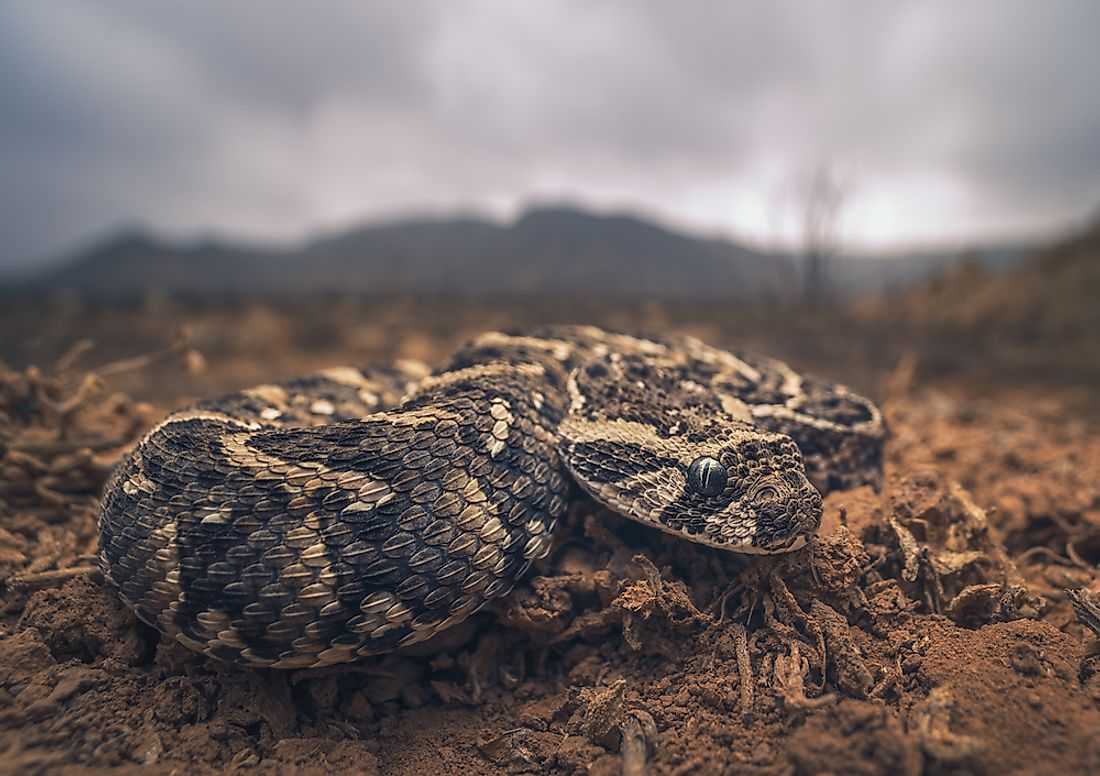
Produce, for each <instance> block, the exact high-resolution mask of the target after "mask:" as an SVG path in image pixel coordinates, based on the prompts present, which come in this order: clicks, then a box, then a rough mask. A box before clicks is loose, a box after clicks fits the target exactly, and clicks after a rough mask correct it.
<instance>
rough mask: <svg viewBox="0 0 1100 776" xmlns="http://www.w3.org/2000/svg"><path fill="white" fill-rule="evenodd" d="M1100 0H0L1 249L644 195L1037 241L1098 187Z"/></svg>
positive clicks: (907, 233) (769, 230)
mask: <svg viewBox="0 0 1100 776" xmlns="http://www.w3.org/2000/svg"><path fill="white" fill-rule="evenodd" d="M1098 28H1100V6H1096V5H1095V4H1087V3H1080V4H1072V3H1064V4H1063V3H1059V4H1035V3H1026V2H988V1H987V2H975V3H967V4H956V3H948V2H931V3H913V2H899V3H877V2H859V1H856V0H852V1H850V2H829V3H826V2H813V1H810V2H801V1H800V0H788V2H769V3H765V2H759V3H754V2H747V3H738V4H724V5H723V4H718V5H716V4H713V3H705V2H699V1H694V2H691V1H689V2H686V3H678V4H667V3H662V2H657V1H656V0H647V1H645V2H626V0H620V1H618V2H602V3H591V2H582V1H581V0H563V1H562V2H557V3H540V4H535V3H510V2H506V1H505V0H473V1H472V2H466V3H461V4H458V3H447V2H443V0H436V1H435V2H421V3H415V4H389V3H387V4H384V3H374V2H366V3H365V2H351V1H350V0H348V1H347V2H335V1H334V2H325V3H318V4H292V3H273V2H239V3H233V4H228V5H226V4H220V5H210V4H194V3H190V4H185V3H171V4H151V3H146V2H142V0H119V1H118V2H114V3H110V4H88V3H83V2H80V1H79V0H51V2H49V3H39V2H34V1H33V0H24V1H23V2H18V1H17V2H11V3H6V4H4V5H3V6H0V115H3V117H4V120H3V121H0V169H3V170H4V171H5V172H4V176H3V180H2V181H0V234H3V235H4V237H3V242H2V243H0V262H5V261H6V262H9V263H11V262H14V261H18V260H23V259H32V258H35V257H43V256H48V255H50V254H53V253H56V252H58V251H61V250H64V249H66V248H68V247H70V246H72V245H74V244H75V243H77V242H79V241H81V240H84V239H87V238H88V237H89V236H91V235H93V234H96V233H97V232H102V231H104V230H106V229H110V228H113V227H115V226H117V225H118V224H121V223H133V222H140V223H144V224H148V225H150V226H152V227H155V228H158V229H164V230H168V231H171V232H175V233H178V234H187V233H193V232H211V231H216V232H224V233H230V234H234V235H241V236H244V237H248V238H252V239H259V240H284V239H294V238H298V237H301V236H303V235H306V234H308V233H310V232H312V231H315V230H317V229H324V228H335V227H337V226H339V225H341V224H345V223H348V222H352V221H356V220H359V219H362V218H369V217H380V216H385V215H391V214H394V213H400V212H407V211H415V210H423V209H430V210H436V211H450V210H456V209H463V210H470V209H474V210H481V211H487V212H491V213H496V214H499V215H502V216H503V215H508V214H511V213H513V212H515V210H516V209H517V208H518V207H520V206H521V205H522V203H524V202H526V201H529V200H532V199H550V198H556V197H572V198H576V199H579V200H582V201H584V202H587V203H590V204H593V205H596V206H603V207H612V206H627V207H635V208H640V209H645V210H648V211H651V212H653V213H655V214H657V215H660V216H661V217H663V218H665V219H666V220H670V221H673V222H679V223H682V224H685V225H689V226H693V227H696V228H703V229H708V230H710V231H726V232H735V233H738V234H741V235H744V236H747V237H750V238H753V239H756V240H757V241H762V242H769V241H772V240H775V239H777V238H783V237H787V238H790V237H793V236H794V235H795V232H796V231H797V221H798V219H797V212H798V207H799V199H800V197H801V196H802V195H803V193H804V191H805V187H806V181H807V179H808V177H809V176H810V175H812V174H813V172H814V170H815V169H816V168H817V167H818V166H820V165H821V164H823V163H828V164H830V165H833V166H835V167H836V168H837V169H840V170H842V171H843V173H844V175H845V176H846V177H847V179H848V180H849V183H850V186H849V190H848V191H849V194H848V207H847V208H846V209H845V211H844V212H845V216H844V222H843V225H842V226H843V233H844V235H845V238H846V240H847V241H848V242H849V243H850V244H855V245H858V244H866V245H885V244H891V243H898V242H905V241H912V240H932V239H960V238H963V237H967V236H970V237H990V236H996V235H1006V234H1023V233H1027V232H1029V231H1032V230H1035V229H1038V228H1042V227H1045V226H1049V225H1051V224H1057V223H1065V222H1066V221H1067V220H1069V219H1072V218H1077V217H1080V216H1081V215H1082V214H1084V213H1087V212H1090V211H1091V210H1092V209H1093V208H1094V207H1095V206H1096V205H1097V203H1098V202H1100V100H1098V99H1097V98H1096V97H1095V96H1094V92H1095V88H1094V84H1092V83H1090V81H1092V80H1093V78H1094V74H1095V73H1096V72H1097V71H1098V69H1100V48H1097V47H1095V46H1094V45H1093V44H1092V41H1091V39H1090V37H1091V35H1092V34H1093V33H1094V31H1095V30H1096V29H1098Z"/></svg>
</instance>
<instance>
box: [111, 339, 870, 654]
mask: <svg viewBox="0 0 1100 776" xmlns="http://www.w3.org/2000/svg"><path fill="white" fill-rule="evenodd" d="M884 436H885V429H884V425H883V422H882V418H881V415H880V413H879V411H878V409H877V408H876V407H875V406H874V405H873V404H872V403H871V402H869V401H868V400H867V399H864V398H862V397H860V396H857V395H855V394H854V393H852V392H851V391H849V390H847V389H845V388H843V387H841V386H839V385H835V384H833V383H829V382H825V381H822V380H818V379H815V378H812V377H810V376H808V375H805V374H800V373H798V372H796V371H794V370H793V369H791V368H790V367H788V366H787V365H785V364H783V363H781V362H779V361H775V360H772V359H767V358H761V357H756V356H750V355H747V354H734V353H730V352H726V351H722V350H718V349H715V348H712V347H709V346H707V345H705V344H703V343H702V342H700V341H698V340H695V339H691V338H687V337H679V338H654V339H642V338H638V337H632V336H627V335H620V334H611V333H608V332H605V331H602V330H599V329H595V328H591V327H559V328H551V329H545V330H542V331H536V332H530V333H527V334H511V335H509V334H500V333H488V334H484V335H482V336H480V337H478V338H476V339H475V340H473V341H472V342H471V343H469V344H468V345H467V346H465V347H463V348H462V349H461V350H459V351H458V352H456V353H455V354H454V355H453V356H452V357H451V358H450V360H449V361H448V362H447V363H446V364H444V365H443V366H442V367H441V368H439V369H438V370H436V371H435V372H434V373H433V374H430V375H427V374H424V373H418V372H416V371H415V370H413V369H411V368H410V367H407V366H400V365H399V366H394V367H390V368H386V369H381V370H359V369H351V368H340V369H334V370H329V371H327V372H323V373H321V374H318V375H314V376H312V377H308V378H303V379H299V380H295V381H291V382H287V383H282V384H279V385H266V386H260V387H257V388H253V389H251V390H246V391H243V392H241V393H238V394H234V395H232V396H228V397H224V398H221V399H216V400H210V401H203V402H200V403H198V404H196V405H194V406H192V407H190V408H188V409H185V410H181V411H178V412H176V413H174V414H172V415H170V416H169V417H168V418H167V419H165V420H164V421H162V422H161V423H160V424H158V425H157V426H156V427H155V428H153V429H152V430H151V431H150V432H149V433H148V434H146V435H145V437H144V438H143V439H142V440H141V442H140V443H139V444H138V446H137V447H136V449H135V450H134V451H133V452H132V453H130V454H129V456H127V457H126V458H125V459H124V460H123V461H122V462H121V463H120V464H119V466H118V467H117V469H116V470H115V472H114V474H113V475H112V477H111V479H110V481H109V482H108V484H107V487H106V490H105V493H104V497H103V506H102V514H101V519H100V566H101V568H102V570H103V575H104V577H105V578H106V581H107V583H108V584H109V585H110V587H111V588H113V589H114V590H115V591H116V592H117V593H118V595H119V596H120V597H121V598H122V600H123V601H124V602H125V603H126V604H127V605H128V606H130V607H131V608H132V609H133V610H134V611H135V612H136V613H137V615H138V617H140V618H141V619H142V620H144V621H145V622H147V623H149V624H150V625H153V626H155V627H156V628H158V629H159V630H160V631H161V632H163V633H165V634H167V635H168V636H169V637H171V638H174V639H176V640H177V641H179V642H181V643H182V644H184V645H186V646H187V647H190V648H191V649H194V650H197V651H200V652H203V653H206V654H208V655H211V656H214V657H217V658H222V659H225V660H230V661H235V662H240V663H246V664H250V665H257V666H272V667H276V668H301V667H311V666H323V665H331V664H336V663H342V662H345V661H350V660H355V659H357V658H358V657H360V656H363V655H371V654H379V653H383V652H388V651H390V650H393V649H395V648H397V647H399V646H403V645H407V644H412V643H415V642H418V641H422V640H424V639H426V638H428V637H430V636H432V635H433V634H435V633H437V632H439V631H441V630H443V629H444V628H447V627H449V626H451V625H453V624H455V623H458V622H460V621H462V620H463V619H465V618H466V617H468V616H469V615H470V614H471V613H473V612H475V611H476V610H477V609H479V608H480V607H481V606H483V605H484V604H485V603H486V602H488V601H490V600H492V599H494V598H498V597H500V596H502V595H504V594H506V593H507V592H508V591H509V590H511V588H512V586H513V585H514V584H515V582H516V580H517V579H518V578H519V577H520V576H521V575H523V573H524V572H525V571H527V569H528V567H529V566H530V565H531V562H532V561H533V560H535V559H537V558H540V557H542V556H544V555H546V554H547V553H548V552H549V550H550V546H551V542H552V540H553V536H554V529H555V525H556V524H557V522H558V520H559V518H560V517H561V516H562V514H563V513H564V511H565V508H566V506H567V503H568V501H569V499H570V497H571V494H572V493H573V492H574V489H573V483H576V484H577V485H579V486H580V488H582V489H583V490H584V491H586V492H587V493H588V494H589V495H590V496H591V497H592V498H594V499H595V500H596V501H598V502H600V503H601V504H603V505H604V506H606V507H607V508H609V509H611V510H614V511H615V512H618V513H619V514H622V515H625V516H627V517H630V518H632V519H634V520H637V521H639V522H641V523H644V524H646V525H650V526H654V527H656V528H659V529H661V530H662V531H666V532H668V533H670V534H675V535H677V536H681V537H683V538H684V539H686V540H690V541H694V542H699V543H702V544H706V545H710V546H713V547H718V548H721V549H724V550H732V551H734V552H743V553H779V552H787V551H789V550H794V549H797V548H798V547H801V546H802V545H804V544H805V543H806V542H807V541H808V539H809V538H810V537H811V536H812V535H813V533H814V532H815V531H816V529H817V526H818V522H819V521H820V518H821V496H820V493H819V491H820V492H827V491H829V490H832V489H835V488H848V487H854V486H857V485H860V484H864V483H873V482H876V481H877V479H878V478H879V476H880V468H881V460H882V447H883V439H884Z"/></svg>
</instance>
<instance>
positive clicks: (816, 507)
mask: <svg viewBox="0 0 1100 776" xmlns="http://www.w3.org/2000/svg"><path fill="white" fill-rule="evenodd" d="M764 492H765V493H766V496H765V497H763V498H758V499H757V501H756V504H755V508H756V525H757V529H756V536H755V538H754V543H755V544H756V545H757V546H759V547H763V548H766V549H768V550H770V551H772V552H783V551H785V550H789V549H796V548H798V547H801V546H802V545H803V544H805V543H806V542H807V541H808V540H809V538H810V537H811V536H813V534H814V533H815V532H816V531H817V528H818V525H820V523H821V512H822V504H821V494H819V493H818V492H817V491H816V490H815V489H814V488H813V487H812V486H811V485H810V484H809V482H807V483H805V485H804V486H803V487H800V488H797V489H794V490H791V489H784V490H780V489H778V488H769V489H765V490H764Z"/></svg>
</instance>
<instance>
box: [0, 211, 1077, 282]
mask: <svg viewBox="0 0 1100 776" xmlns="http://www.w3.org/2000/svg"><path fill="white" fill-rule="evenodd" d="M544 211H566V212H571V213H576V214H579V215H582V216H585V217H589V218H593V219H598V220H601V219H616V218H626V219H630V220H634V221H637V222H640V223H642V224H645V225H646V226H651V227H655V228H657V229H660V230H662V231H665V232H667V233H670V234H674V235H677V236H681V237H685V238H688V239H692V240H702V241H719V242H723V243H726V244H729V245H731V246H734V247H739V248H744V249H747V250H749V251H752V252H755V253H759V254H761V255H762V256H763V257H765V258H771V257H778V258H792V259H798V257H799V256H800V255H801V253H802V252H801V250H800V248H799V246H797V245H795V246H791V247H787V246H775V245H768V244H763V243H758V242H756V241H754V240H752V239H751V238H747V237H743V236H741V235H737V234H730V233H722V232H719V231H713V232H707V231H705V230H694V229H691V228H690V227H685V226H683V225H681V224H677V223H674V222H670V221H666V220H662V219H661V218H660V216H659V215H658V214H652V213H646V212H643V211H641V210H630V209H625V208H606V209H599V208H590V207H585V206H584V205H582V204H578V203H575V202H565V201H537V202H528V203H524V204H523V205H522V207H521V208H520V209H519V210H518V211H517V212H516V213H515V214H514V215H511V216H507V217H499V216H497V215H495V214H493V213H490V212H477V211H476V210H474V209H467V210H461V209H460V210H456V211H452V212H444V211H435V212H433V211H422V212H418V211H408V212H404V213H393V214H381V215H375V216H373V217H371V216H367V217H364V218H361V219H358V220H351V221H349V222H348V223H346V224H343V225H340V226H335V227H332V228H328V229H323V230H316V231H313V232H309V233H306V234H305V235H303V236H302V237H300V238H274V239H270V240H266V241H265V240H263V239H254V238H248V237H243V236H240V235H235V234H232V233H228V232H221V231H216V230H215V231H209V232H201V231H198V232H189V233H173V232H172V231H170V230H158V229H157V228H155V227H150V226H148V225H146V224H142V223H138V222H134V223H128V224H127V223H120V224H118V225H116V226H113V227H108V228H105V229H103V230H102V231H101V232H100V233H98V234H95V235H92V236H90V237H88V238H86V239H83V240H80V241H79V242H77V243H76V244H75V245H73V246H72V247H71V248H69V249H67V250H62V251H61V252H59V253H56V254H54V255H52V256H50V257H48V258H40V259H38V260H36V261H28V262H23V263H20V264H13V265H8V266H4V265H3V264H0V284H3V285H19V284H20V283H23V282H27V281H34V280H36V279H39V278H43V277H48V276H49V275H50V274H51V273H52V272H55V271H58V270H63V269H65V268H66V267H71V266H75V265H76V264H79V263H80V262H81V261H82V260H84V259H85V258H87V257H88V256H89V255H90V254H94V253H96V252H97V251H101V250H103V249H105V248H107V247H110V246H113V245H115V244H117V243H119V242H122V241H125V240H128V239H145V240H148V241H150V242H152V243H156V244H157V245H160V246H164V247H167V248H170V249H173V250H188V249H194V248H201V247H220V248H230V249H237V250H255V251H259V252H266V253H272V254H288V255H290V254H293V253H294V252H296V251H299V250H303V249H305V248H307V247H309V246H310V245H314V244H316V243H319V242H322V241H324V240H328V239H334V238H339V237H343V236H346V235H350V234H355V233H357V232H361V231H370V230H375V229H385V228H387V227H394V226H406V225H410V226H411V225H421V224H423V225H428V224H446V223H455V222H460V221H473V222H479V223H484V224H489V225H492V226H495V227H497V228H500V229H510V228H512V227H514V226H515V225H516V224H518V223H519V222H520V221H521V220H522V219H524V218H525V217H527V216H529V215H530V214H532V213H536V212H544ZM1086 225H1087V223H1086V222H1084V221H1083V222H1082V223H1080V224H1072V225H1071V226H1070V227H1069V228H1058V229H1054V230H1048V231H1047V232H1044V233H1041V232H1036V233H1034V234H1032V235H1030V236H1022V237H1018V238H1012V237H1004V238H1002V239H999V240H994V241H989V242H977V241H965V240H958V241H942V242H926V243H921V242H913V243H909V244H903V245H898V246H892V247H889V248H884V249H882V250H877V251H876V250H873V249H868V248H863V249H858V248H857V249H855V250H845V249H844V248H843V247H842V248H841V250H840V251H839V252H838V253H837V254H836V255H835V258H836V259H839V260H840V261H842V262H843V261H857V262H860V261H870V262H883V263H888V262H893V261H904V260H906V259H911V258H913V257H917V256H924V255H943V256H956V255H958V256H961V255H963V254H967V253H973V252H978V253H981V252H996V251H1003V250H1017V249H1022V250H1023V251H1024V252H1025V253H1030V252H1032V251H1034V250H1038V249H1041V248H1042V247H1043V246H1044V245H1047V244H1049V243H1052V242H1054V241H1056V240H1058V239H1060V238H1062V237H1064V236H1066V235H1067V234H1072V233H1074V232H1076V231H1079V230H1080V229H1083V228H1085V227H1086ZM674 259H675V257H670V260H674Z"/></svg>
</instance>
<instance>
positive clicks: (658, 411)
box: [559, 354, 821, 553]
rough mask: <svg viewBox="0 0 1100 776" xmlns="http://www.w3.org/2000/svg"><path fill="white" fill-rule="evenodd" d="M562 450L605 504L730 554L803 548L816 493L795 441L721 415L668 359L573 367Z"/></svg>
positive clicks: (815, 518) (716, 402)
mask: <svg viewBox="0 0 1100 776" xmlns="http://www.w3.org/2000/svg"><path fill="white" fill-rule="evenodd" d="M569 390H570V398H571V400H570V406H569V410H568V412H567V415H566V417H565V418H564V420H563V421H562V423H561V426H560V428H559V431H560V438H561V443H560V452H561V455H562V457H563V459H564V460H565V463H566V465H567V466H568V467H569V470H570V472H571V473H572V475H573V477H574V479H575V480H576V481H577V482H578V483H579V484H580V486H581V487H582V488H584V490H586V491H587V492H588V493H589V494H590V495H591V496H593V497H594V498H595V499H596V500H597V501H599V502H600V503H602V504H603V505H604V506H606V507H608V508H609V509H612V510H614V511H615V512H618V513H619V514H622V515H624V516H626V517H629V518H632V519H634V520H637V521H639V522H641V523H645V524H647V525H651V526H653V527H656V528H659V529H661V530H662V531H665V532H667V533H671V534H675V535H677V536H681V537H683V538H686V539H690V540H692V541H695V542H699V543H702V544H707V545H711V546H715V547H721V548H722V549H726V550H730V551H733V552H744V553H780V552H788V551H791V550H796V549H798V548H799V547H801V546H803V545H804V544H805V543H806V542H807V541H808V540H809V538H810V537H811V536H812V535H813V534H814V532H815V531H816V530H817V527H818V524H819V523H820V521H821V495H820V494H819V493H818V492H817V490H816V489H815V488H814V486H813V485H812V484H811V483H810V481H809V479H807V477H806V469H805V467H804V465H803V462H802V456H801V454H800V452H799V450H798V447H797V446H796V445H795V443H794V442H793V441H792V440H791V439H790V438H789V437H787V436H784V435H782V434H778V433H773V432H768V431H764V430H762V429H760V428H758V427H756V426H754V425H752V424H751V423H748V422H746V421H745V420H743V419H741V418H738V417H735V416H734V415H732V414H730V413H729V412H728V407H723V406H722V401H721V399H720V398H719V397H718V396H716V395H715V394H714V393H713V392H711V391H710V390H709V389H707V388H705V387H703V386H700V385H697V384H695V383H693V382H692V381H691V380H690V379H687V378H686V376H685V375H684V374H683V373H682V372H681V371H680V370H679V369H678V368H677V367H676V366H675V365H669V364H660V363H655V362H654V361H653V360H652V359H645V360H644V363H643V362H641V361H639V362H636V363H630V359H629V358H628V357H623V356H619V355H617V354H611V355H608V356H607V357H604V358H600V359H597V360H595V361H594V362H593V363H590V364H589V365H588V366H586V367H581V368H579V369H578V370H575V371H574V373H573V375H571V377H570V381H569Z"/></svg>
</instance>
